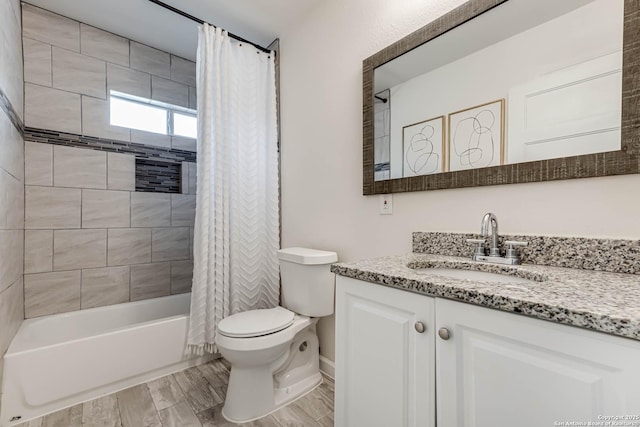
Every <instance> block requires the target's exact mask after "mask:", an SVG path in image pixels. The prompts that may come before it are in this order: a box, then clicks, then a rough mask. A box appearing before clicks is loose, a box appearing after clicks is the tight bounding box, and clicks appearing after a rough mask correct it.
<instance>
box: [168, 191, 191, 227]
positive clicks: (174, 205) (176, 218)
mask: <svg viewBox="0 0 640 427" xmlns="http://www.w3.org/2000/svg"><path fill="white" fill-rule="evenodd" d="M195 218H196V196H192V195H188V194H172V195H171V226H172V227H193V223H194V221H195Z"/></svg>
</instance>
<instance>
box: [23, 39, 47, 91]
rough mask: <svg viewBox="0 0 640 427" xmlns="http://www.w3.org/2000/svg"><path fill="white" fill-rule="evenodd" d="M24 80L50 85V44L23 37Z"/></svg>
mask: <svg viewBox="0 0 640 427" xmlns="http://www.w3.org/2000/svg"><path fill="white" fill-rule="evenodd" d="M22 46H23V49H24V81H25V82H29V83H35V84H38V85H42V86H51V45H50V44H47V43H42V42H39V41H37V40H32V39H28V38H26V37H24V38H23V39H22Z"/></svg>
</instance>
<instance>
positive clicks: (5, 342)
mask: <svg viewBox="0 0 640 427" xmlns="http://www.w3.org/2000/svg"><path fill="white" fill-rule="evenodd" d="M23 292H24V287H23V285H22V276H20V277H19V278H18V279H16V281H15V282H14V283H13V284H12V285H11V286H10V287H9V288H7V289H6V290H4V291H3V292H1V293H0V325H2V327H1V328H0V355H3V354H4V352H5V351H6V350H7V348H9V344H11V340H12V339H13V337H14V335H15V334H16V332H17V331H18V328H19V327H20V325H21V324H22V320H24V294H23ZM0 368H1V366H0ZM1 376H2V375H1V374H0V377H1Z"/></svg>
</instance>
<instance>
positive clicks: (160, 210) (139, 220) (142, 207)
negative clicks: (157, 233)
mask: <svg viewBox="0 0 640 427" xmlns="http://www.w3.org/2000/svg"><path fill="white" fill-rule="evenodd" d="M170 225H171V196H170V195H169V194H162V193H143V192H135V193H131V226H132V227H169V226H170Z"/></svg>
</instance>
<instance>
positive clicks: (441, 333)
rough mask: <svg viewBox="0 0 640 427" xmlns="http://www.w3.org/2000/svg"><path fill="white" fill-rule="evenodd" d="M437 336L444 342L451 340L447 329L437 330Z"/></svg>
mask: <svg viewBox="0 0 640 427" xmlns="http://www.w3.org/2000/svg"><path fill="white" fill-rule="evenodd" d="M438 336H439V337H440V338H442V339H443V340H445V341H446V340H448V339H449V338H451V333H450V332H449V330H448V329H447V328H440V329H438Z"/></svg>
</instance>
